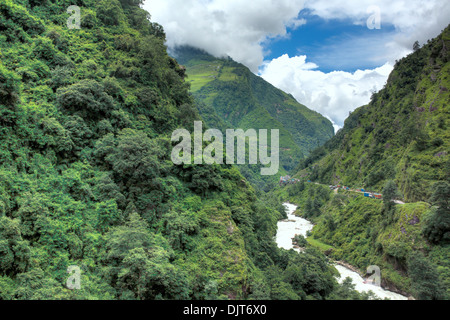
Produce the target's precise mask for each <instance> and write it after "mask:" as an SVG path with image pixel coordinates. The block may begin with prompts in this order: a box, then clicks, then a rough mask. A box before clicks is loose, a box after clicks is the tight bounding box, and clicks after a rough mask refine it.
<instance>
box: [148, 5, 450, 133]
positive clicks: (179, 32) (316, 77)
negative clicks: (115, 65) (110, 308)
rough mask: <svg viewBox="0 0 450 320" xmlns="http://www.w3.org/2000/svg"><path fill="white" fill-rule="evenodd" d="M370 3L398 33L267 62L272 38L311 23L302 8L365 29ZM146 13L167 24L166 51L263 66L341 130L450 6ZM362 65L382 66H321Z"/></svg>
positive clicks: (154, 9) (191, 8) (152, 8)
mask: <svg viewBox="0 0 450 320" xmlns="http://www.w3.org/2000/svg"><path fill="white" fill-rule="evenodd" d="M373 5H375V6H378V7H379V8H380V13H381V27H382V28H386V27H390V28H392V27H393V29H394V31H393V32H391V33H384V34H382V35H380V36H373V38H372V39H368V38H361V37H350V38H344V39H340V40H341V42H340V43H337V44H335V43H331V44H330V43H328V44H327V46H325V45H324V48H325V49H324V53H323V55H322V56H320V55H317V54H316V56H315V59H316V61H314V62H315V63H316V64H314V63H311V62H307V61H306V56H303V55H302V56H297V57H291V58H290V57H288V56H287V55H284V56H281V57H279V58H277V59H274V60H273V61H268V62H264V55H265V52H264V44H267V43H268V40H270V39H273V38H280V37H289V34H288V33H287V28H294V29H295V28H301V26H302V25H303V24H305V23H307V21H306V20H304V19H301V18H300V19H299V17H298V16H299V12H300V11H301V10H302V9H309V10H310V11H311V12H312V14H315V15H318V16H319V17H321V18H323V19H328V20H333V19H339V20H350V21H351V22H352V23H354V24H356V25H365V24H366V22H367V19H368V18H369V17H370V15H371V14H370V13H369V12H368V8H369V7H371V6H373ZM144 8H145V9H147V10H148V11H149V12H150V13H151V15H152V20H153V21H156V22H158V23H160V24H161V25H163V27H164V29H165V31H166V34H167V39H168V43H167V44H168V45H169V46H175V45H183V44H189V45H192V46H195V47H198V48H201V49H204V50H206V51H208V52H209V53H211V54H213V55H215V56H227V55H228V56H230V57H232V58H233V59H234V60H236V61H238V62H241V63H243V64H244V65H246V66H248V67H249V68H250V69H251V70H252V71H253V72H255V73H256V72H257V71H258V68H260V74H261V75H262V76H263V77H264V78H265V79H266V80H267V81H269V82H270V83H272V84H273V85H275V86H277V87H279V88H281V89H282V90H285V91H287V92H289V93H291V94H293V95H294V97H296V98H297V99H298V100H299V101H300V102H301V103H303V104H305V105H306V106H307V107H309V108H311V109H314V110H316V111H319V112H320V113H322V114H323V115H325V116H326V117H328V118H330V119H332V121H333V122H335V123H336V124H337V125H339V126H342V125H343V122H344V120H345V118H346V117H347V116H348V113H349V112H350V111H353V110H354V109H356V108H357V107H360V106H362V105H364V104H367V103H368V102H369V100H370V96H371V93H372V92H373V91H378V90H380V89H381V88H382V87H383V85H384V84H385V82H386V80H387V77H388V74H389V73H390V71H391V70H392V65H393V63H394V61H395V60H396V59H400V58H402V57H404V56H406V55H407V54H408V53H410V52H411V49H412V44H413V43H414V41H416V40H418V41H419V42H420V43H422V44H423V43H425V42H426V41H427V40H428V39H431V38H433V37H435V36H437V35H438V34H439V33H440V31H441V30H442V29H444V28H445V27H447V25H448V23H449V19H448V17H449V16H450V1H448V0H427V1H424V0H333V1H330V0H253V1H243V0H149V1H146V3H145V5H144ZM342 40H344V41H342ZM300 54H308V53H307V52H301V53H300ZM330 57H332V59H330ZM359 57H363V58H362V59H361V60H358V58H359ZM364 59H365V60H364ZM330 61H332V62H331V63H330ZM360 61H372V62H373V63H374V65H379V66H381V67H379V68H376V69H373V70H358V71H356V72H353V73H349V72H343V71H335V72H330V73H324V72H321V71H320V70H318V67H319V66H318V65H317V64H321V65H320V66H321V67H326V68H327V69H330V66H332V65H334V66H337V67H336V68H337V69H339V68H342V69H352V68H349V66H352V65H353V66H354V65H356V64H357V63H359V62H360Z"/></svg>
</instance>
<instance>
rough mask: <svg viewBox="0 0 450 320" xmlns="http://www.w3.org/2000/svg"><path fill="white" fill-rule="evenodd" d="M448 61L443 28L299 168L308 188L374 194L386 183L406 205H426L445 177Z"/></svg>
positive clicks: (449, 138) (448, 164)
mask: <svg viewBox="0 0 450 320" xmlns="http://www.w3.org/2000/svg"><path fill="white" fill-rule="evenodd" d="M416 49H418V48H416ZM449 57H450V30H449V28H447V29H446V30H445V31H444V32H443V33H442V34H441V35H440V36H439V37H438V38H436V39H434V40H433V41H429V42H428V44H426V45H424V46H423V47H422V48H421V49H418V50H416V51H415V52H414V53H413V54H411V55H409V56H408V57H406V58H403V59H402V60H400V61H398V62H397V63H396V65H395V69H394V70H393V72H392V73H391V75H390V77H389V79H388V82H387V84H386V86H385V88H384V89H383V90H381V91H380V92H378V93H375V94H374V95H373V97H372V101H371V102H370V104H369V105H367V106H364V107H361V108H359V109H357V110H355V111H354V112H353V113H352V114H351V115H350V117H349V118H348V119H347V120H346V122H345V126H344V128H343V129H342V130H341V131H339V132H338V133H337V135H336V137H335V138H333V139H331V140H330V141H329V142H327V143H326V145H325V146H324V147H323V148H319V149H317V150H315V151H314V153H313V154H312V156H311V157H309V159H307V160H305V161H304V162H303V163H302V164H301V165H300V166H299V169H300V170H303V169H306V170H305V171H304V172H303V173H305V172H310V173H311V178H312V180H314V181H321V182H323V183H326V184H331V183H333V184H339V183H340V184H343V185H348V186H354V187H366V188H368V189H373V190H374V191H377V190H378V191H381V189H382V187H383V186H384V183H385V182H386V181H387V180H390V179H394V180H395V181H396V182H397V183H398V186H399V189H400V191H401V192H402V194H403V196H404V199H405V200H406V201H409V202H414V201H420V200H428V199H429V197H430V195H431V186H432V185H433V184H434V183H435V182H437V181H442V180H448V179H449V178H450V177H449V172H450V161H449V152H450V130H449V128H448V126H449V123H448V122H449V114H450V107H449V105H450V91H449V90H450V63H449Z"/></svg>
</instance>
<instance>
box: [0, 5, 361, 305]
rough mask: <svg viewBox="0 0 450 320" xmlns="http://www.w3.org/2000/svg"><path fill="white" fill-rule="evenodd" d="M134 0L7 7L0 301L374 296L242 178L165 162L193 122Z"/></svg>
mask: <svg viewBox="0 0 450 320" xmlns="http://www.w3.org/2000/svg"><path fill="white" fill-rule="evenodd" d="M141 2H142V1H141V0H120V1H119V0H100V1H97V0H14V1H13V0H0V50H1V52H0V299H1V300H15V299H17V300H30V299H31V300H33V299H105V300H109V299H124V300H146V299H195V300H203V299H282V300H284V299H320V300H322V299H367V298H368V295H361V294H359V293H357V292H355V291H354V290H353V287H352V285H351V284H350V283H348V282H346V283H345V284H344V285H338V284H337V282H336V280H335V278H334V275H335V270H334V268H333V267H331V266H330V264H329V262H328V260H327V259H326V257H325V256H324V255H323V254H322V253H321V252H320V251H319V250H317V249H314V248H313V247H310V248H308V249H307V251H306V252H305V253H304V254H302V255H299V254H297V253H295V252H294V251H289V252H288V251H285V250H280V249H278V248H277V245H276V243H275V241H274V236H275V233H276V227H277V226H276V223H277V221H278V220H279V219H280V218H282V217H283V216H284V215H285V212H284V208H283V207H282V206H281V204H280V203H279V202H278V199H274V198H270V197H268V196H267V197H266V196H263V195H261V196H260V197H257V196H256V191H255V189H254V188H253V187H252V186H251V185H250V184H249V183H248V182H247V181H246V180H245V179H244V177H243V176H242V175H241V173H240V172H239V171H238V169H237V168H236V167H233V166H207V165H181V166H176V165H174V164H173V163H172V162H171V161H170V150H171V140H170V136H171V134H172V132H173V130H175V129H177V128H188V129H189V128H191V127H192V126H193V122H194V120H198V119H200V115H199V112H198V108H197V106H196V104H195V102H194V100H193V97H192V96H191V95H190V94H189V92H188V91H189V84H188V83H187V82H186V81H185V79H184V78H185V76H186V74H185V70H184V68H182V67H181V66H180V65H179V64H178V63H177V61H176V60H174V59H173V58H171V57H169V56H168V54H167V48H166V47H165V45H164V42H165V34H164V30H163V28H162V27H161V26H160V25H158V24H156V23H152V22H150V20H149V18H150V14H149V13H148V12H146V11H144V10H143V9H141V8H140V5H141V4H142V3H141ZM71 5H77V6H79V7H80V10H81V25H80V27H81V28H80V29H77V28H75V29H70V28H68V25H67V19H68V18H69V17H70V16H71V14H72V13H70V12H69V13H68V12H67V8H68V7H69V6H71ZM200 109H201V108H200ZM324 126H325V127H328V124H327V123H325V124H324ZM205 127H206V126H205ZM326 134H328V133H326ZM326 134H325V136H324V137H323V138H321V139H325V137H326ZM70 266H78V267H79V268H80V269H81V289H80V290H69V289H68V288H67V287H66V284H67V282H66V281H67V279H68V277H69V274H68V268H69V267H70Z"/></svg>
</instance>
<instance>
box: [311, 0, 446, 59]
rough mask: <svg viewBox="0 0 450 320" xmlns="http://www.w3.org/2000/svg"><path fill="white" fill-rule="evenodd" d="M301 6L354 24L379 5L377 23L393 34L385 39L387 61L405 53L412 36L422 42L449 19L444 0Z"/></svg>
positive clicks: (323, 0)
mask: <svg viewBox="0 0 450 320" xmlns="http://www.w3.org/2000/svg"><path fill="white" fill-rule="evenodd" d="M305 6H306V7H307V8H308V9H310V10H312V13H313V14H316V15H318V16H320V17H321V18H324V19H341V20H342V19H351V20H352V21H353V23H355V24H366V22H367V19H368V18H369V16H370V14H368V12H367V9H368V8H370V7H371V6H377V7H379V9H380V14H381V27H382V28H383V26H394V27H395V29H396V36H395V37H393V38H390V39H387V42H386V46H387V47H388V48H389V49H390V53H389V55H390V59H391V62H392V59H398V58H401V57H404V56H405V55H406V54H407V53H409V52H410V51H411V49H412V44H413V43H414V42H415V41H416V40H418V41H419V42H420V43H422V44H423V43H425V42H426V41H427V40H429V39H431V38H434V37H436V36H437V35H438V34H439V33H440V32H441V30H443V29H444V28H445V27H447V25H448V24H449V22H450V21H449V18H448V17H450V2H449V1H448V0H427V1H424V0H376V1H374V0H333V1H330V0H308V1H307V2H306V4H305Z"/></svg>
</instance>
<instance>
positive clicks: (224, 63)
mask: <svg viewBox="0 0 450 320" xmlns="http://www.w3.org/2000/svg"><path fill="white" fill-rule="evenodd" d="M174 56H175V57H176V58H177V60H178V61H179V62H180V63H181V64H183V65H185V66H186V69H187V70H186V73H187V75H188V77H187V81H188V82H189V83H190V84H191V92H192V94H193V96H194V97H195V98H196V100H197V101H199V103H200V105H201V106H200V108H199V110H200V114H201V116H202V117H203V118H204V119H205V121H206V123H207V124H208V125H209V126H210V127H213V128H218V129H221V130H224V129H225V128H241V129H244V130H248V129H256V130H257V129H268V130H270V129H279V130H280V149H281V150H280V162H281V167H282V168H281V171H280V175H284V174H286V172H289V171H291V170H292V169H294V168H295V167H296V166H297V164H298V162H299V160H300V159H302V158H303V157H304V155H308V154H309V153H310V151H311V150H312V149H315V148H316V147H317V146H320V145H323V144H324V143H325V142H326V141H327V140H328V139H330V138H331V137H332V136H333V135H334V129H333V127H332V124H331V122H330V121H329V120H327V119H326V118H324V117H323V116H322V115H320V114H319V113H317V112H314V111H311V110H309V109H308V108H306V107H305V106H302V105H300V104H299V103H298V102H297V101H296V100H295V99H294V98H293V97H292V96H290V95H288V94H286V93H284V92H282V91H281V90H279V89H276V88H275V87H273V86H272V85H270V84H269V83H267V82H266V81H265V80H263V79H262V78H260V77H258V76H256V75H254V74H253V73H252V72H251V71H250V70H249V69H248V68H247V67H245V66H244V65H242V64H240V63H237V62H234V61H233V60H231V59H230V58H228V59H224V58H223V59H219V58H214V57H212V56H210V55H209V54H207V53H206V52H204V51H201V50H198V49H194V48H191V47H181V48H178V49H177V50H176V51H175V52H174ZM240 169H241V173H242V174H243V175H244V176H245V177H246V178H247V179H248V180H249V182H251V183H252V184H253V185H255V186H257V188H258V189H265V190H266V191H269V190H270V189H271V188H272V187H273V186H274V183H275V182H277V181H278V178H279V176H277V177H266V178H264V179H261V177H260V175H259V174H258V172H259V168H258V166H242V167H240Z"/></svg>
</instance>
